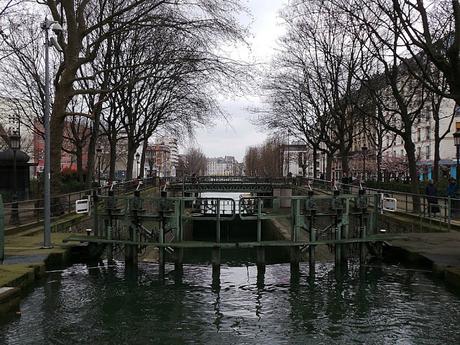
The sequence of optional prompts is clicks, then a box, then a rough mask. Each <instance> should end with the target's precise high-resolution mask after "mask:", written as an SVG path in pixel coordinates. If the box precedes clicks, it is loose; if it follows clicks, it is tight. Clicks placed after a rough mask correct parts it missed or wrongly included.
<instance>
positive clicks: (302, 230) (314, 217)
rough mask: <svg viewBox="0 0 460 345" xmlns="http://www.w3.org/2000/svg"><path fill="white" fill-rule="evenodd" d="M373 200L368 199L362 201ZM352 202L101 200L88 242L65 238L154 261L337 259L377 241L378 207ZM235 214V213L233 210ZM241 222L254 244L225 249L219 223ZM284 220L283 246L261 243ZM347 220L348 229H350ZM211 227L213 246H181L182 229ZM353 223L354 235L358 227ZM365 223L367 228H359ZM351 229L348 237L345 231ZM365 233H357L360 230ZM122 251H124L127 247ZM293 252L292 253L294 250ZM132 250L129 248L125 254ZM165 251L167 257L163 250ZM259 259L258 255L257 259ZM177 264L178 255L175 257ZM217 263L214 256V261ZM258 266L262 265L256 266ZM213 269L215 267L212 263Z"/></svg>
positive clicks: (322, 198)
mask: <svg viewBox="0 0 460 345" xmlns="http://www.w3.org/2000/svg"><path fill="white" fill-rule="evenodd" d="M366 197H374V196H366ZM283 198H287V199H289V200H290V201H291V207H290V208H289V209H286V208H282V207H280V205H281V204H282V203H281V202H280V201H281V200H282V199H283ZM362 198H364V197H361V199H357V197H356V195H351V194H342V195H339V194H336V195H333V196H331V195H313V193H311V195H310V194H309V195H308V196H292V197H249V198H240V200H239V201H238V208H236V205H235V201H234V200H232V199H226V198H194V197H181V198H168V197H156V198H141V197H140V196H139V195H136V196H133V197H127V196H121V197H114V196H107V197H105V196H104V197H97V198H96V200H94V205H95V206H94V208H93V217H94V221H93V224H94V227H95V229H96V230H95V231H93V236H88V237H78V236H72V237H70V239H69V240H70V241H83V242H95V243H101V244H107V245H110V246H113V245H120V244H124V245H126V246H137V247H138V248H137V249H136V252H137V251H138V250H139V249H141V248H143V247H146V246H154V247H158V248H160V261H162V260H164V255H165V253H164V248H170V249H171V250H173V249H174V248H204V247H209V248H235V247H247V248H252V247H257V248H259V247H265V246H267V247H270V246H285V247H293V248H294V249H295V250H297V249H300V248H301V247H308V248H310V249H311V250H309V253H310V256H314V251H315V250H314V247H315V246H317V245H320V244H330V245H335V247H336V250H337V257H338V258H343V253H344V251H342V248H341V245H343V244H349V243H367V242H375V241H380V240H382V238H381V237H379V238H377V237H371V236H369V234H375V233H377V232H376V226H377V225H376V224H377V217H376V214H377V213H378V211H379V204H378V201H379V200H377V199H374V204H373V207H370V208H369V209H364V208H362V207H363V205H368V204H372V203H370V202H369V200H363V199H362ZM237 209H238V210H239V214H238V212H236V210H237ZM237 217H238V218H240V219H241V220H242V221H255V222H256V224H257V225H256V226H257V238H256V242H240V243H234V242H233V243H228V242H223V241H222V238H221V222H229V221H232V220H234V219H236V218H237ZM272 219H277V220H280V221H282V220H283V219H284V220H286V221H287V222H286V224H291V238H290V239H289V240H283V241H265V240H263V238H264V237H263V227H262V224H263V223H262V222H263V221H264V220H272ZM351 219H353V220H354V223H353V224H352V223H351ZM205 220H206V221H215V222H216V240H215V241H214V242H198V241H184V224H185V223H187V222H191V221H193V222H199V221H205ZM357 220H359V229H360V230H356V229H358V225H357V224H358V223H357ZM367 223H369V226H367V227H366V226H365V225H364V224H367ZM352 225H353V231H350V229H351V226H352ZM363 227H364V228H366V229H364V230H362V228H363ZM127 248H128V247H127ZM296 248H297V249H296ZM131 249H133V247H130V250H131ZM168 251H170V250H169V249H168ZM260 254H261V255H260V258H261V259H262V256H263V255H262V253H260ZM177 257H178V258H181V255H180V253H179V254H178V255H177ZM180 260H181V259H180ZM216 260H217V256H216ZM261 261H262V260H261ZM216 263H217V261H216Z"/></svg>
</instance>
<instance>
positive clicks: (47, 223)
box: [41, 19, 62, 249]
mask: <svg viewBox="0 0 460 345" xmlns="http://www.w3.org/2000/svg"><path fill="white" fill-rule="evenodd" d="M41 28H42V30H43V31H45V107H44V116H43V125H44V127H45V167H44V171H43V176H44V192H45V195H44V205H43V208H44V221H43V224H44V236H43V248H45V249H47V248H52V245H51V188H50V156H51V155H50V69H49V68H50V67H49V60H50V58H49V48H50V47H51V46H54V47H55V48H56V49H57V50H58V51H62V48H61V47H60V46H59V44H58V43H57V41H56V37H52V38H50V37H49V30H50V29H51V30H53V31H54V32H55V33H56V32H62V27H61V25H60V24H59V23H58V22H55V21H52V20H48V19H45V21H44V22H43V23H42V24H41Z"/></svg>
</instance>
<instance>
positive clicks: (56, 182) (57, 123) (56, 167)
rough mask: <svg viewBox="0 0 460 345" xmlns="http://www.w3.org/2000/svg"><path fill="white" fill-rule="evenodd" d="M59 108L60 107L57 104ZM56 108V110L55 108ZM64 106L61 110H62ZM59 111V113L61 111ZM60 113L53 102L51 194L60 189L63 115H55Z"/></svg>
mask: <svg viewBox="0 0 460 345" xmlns="http://www.w3.org/2000/svg"><path fill="white" fill-rule="evenodd" d="M59 108H62V107H61V106H59ZM55 109H56V110H55ZM64 110H65V106H64V108H63V110H62V112H64ZM62 112H61V113H62ZM56 113H60V112H59V110H58V105H57V104H56V103H55V106H54V107H53V113H52V116H51V119H50V140H51V141H50V145H51V148H50V154H51V157H50V158H51V160H50V167H51V171H50V173H51V191H52V193H53V194H59V193H60V191H61V187H62V186H61V183H62V182H61V150H62V141H63V135H62V133H64V116H59V115H56Z"/></svg>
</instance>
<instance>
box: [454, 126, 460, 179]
mask: <svg viewBox="0 0 460 345" xmlns="http://www.w3.org/2000/svg"><path fill="white" fill-rule="evenodd" d="M453 136H454V144H455V147H456V148H457V164H456V166H455V175H456V178H457V186H458V183H459V181H460V176H459V175H460V169H459V168H460V167H459V165H460V131H456V132H455V133H454V134H453Z"/></svg>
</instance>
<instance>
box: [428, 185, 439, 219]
mask: <svg viewBox="0 0 460 345" xmlns="http://www.w3.org/2000/svg"><path fill="white" fill-rule="evenodd" d="M425 195H426V201H427V202H428V215H429V216H430V217H431V214H432V213H433V214H434V216H436V213H438V212H439V205H438V191H437V189H436V186H435V185H434V183H433V180H430V181H428V185H427V186H426V188H425Z"/></svg>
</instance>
